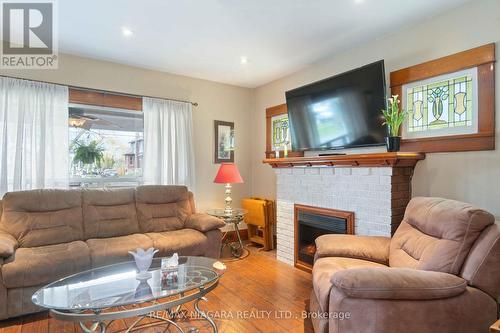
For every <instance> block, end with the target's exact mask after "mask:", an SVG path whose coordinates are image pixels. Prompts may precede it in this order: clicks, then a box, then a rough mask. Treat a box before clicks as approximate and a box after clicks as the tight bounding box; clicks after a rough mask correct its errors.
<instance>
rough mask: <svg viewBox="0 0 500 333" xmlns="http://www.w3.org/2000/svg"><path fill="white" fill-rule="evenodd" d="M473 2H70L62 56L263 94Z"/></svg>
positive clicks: (62, 26)
mask: <svg viewBox="0 0 500 333" xmlns="http://www.w3.org/2000/svg"><path fill="white" fill-rule="evenodd" d="M466 1H467V0H142V1H141V0H114V1H111V0H84V1H82V0H62V1H58V6H59V9H58V10H59V15H58V18H59V48H60V52H63V53H70V54H76V55H81V56H87V57H92V58H97V59H104V60H110V61H114V62H118V63H123V64H128V65H133V66H138V67H145V68H151V69H156V70H161V71H165V72H170V73H176V74H181V75H187V76H191V77H196V78H202V79H208V80H213V81H218V82H224V83H229V84H234V85H238V86H244V87H256V86H259V85H262V84H265V83H267V82H270V81H272V80H275V79H278V78H280V77H283V76H285V75H287V74H290V73H293V72H295V71H297V70H299V69H301V68H303V67H305V66H307V65H308V64H311V63H313V62H315V61H318V60H320V59H323V58H327V57H329V56H332V55H333V54H334V53H335V52H339V51H342V50H346V49H349V48H351V47H353V46H354V45H356V44H359V43H362V42H364V41H367V40H370V39H373V38H376V37H377V36H381V35H387V34H390V33H391V32H392V31H394V30H395V29H401V28H402V27H409V26H411V25H416V24H418V23H419V22H422V21H425V20H426V19H428V18H430V17H433V16H436V15H439V14H440V13H442V12H444V11H446V10H449V9H450V8H453V7H456V6H459V5H460V4H462V3H464V2H466ZM123 27H127V28H129V29H131V30H132V31H133V35H132V36H130V37H125V36H123V34H122V28H123ZM429 38H432V37H431V36H430V37H429ZM242 56H245V57H247V59H248V63H246V64H242V63H241V57H242Z"/></svg>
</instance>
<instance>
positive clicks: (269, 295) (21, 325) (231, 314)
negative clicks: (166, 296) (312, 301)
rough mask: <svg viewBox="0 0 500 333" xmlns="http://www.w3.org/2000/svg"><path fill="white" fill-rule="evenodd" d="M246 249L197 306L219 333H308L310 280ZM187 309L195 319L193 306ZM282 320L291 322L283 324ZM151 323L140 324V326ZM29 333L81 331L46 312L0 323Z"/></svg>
mask: <svg viewBox="0 0 500 333" xmlns="http://www.w3.org/2000/svg"><path fill="white" fill-rule="evenodd" d="M249 248H250V250H251V254H250V256H248V257H247V258H245V259H243V260H239V261H232V262H227V263H226V265H227V267H228V269H227V271H226V273H225V274H224V276H223V277H222V278H221V280H220V283H219V286H218V287H217V288H216V289H215V290H213V291H212V292H211V293H209V294H208V295H207V298H208V302H203V301H202V302H200V308H201V309H202V310H204V311H208V312H209V313H210V314H211V315H212V317H214V321H215V322H216V324H217V326H218V328H219V332H221V333H226V332H227V333H233V332H234V333H246V332H248V333H295V332H305V333H312V332H313V330H312V327H311V323H310V321H309V320H304V319H303V318H302V313H303V311H305V309H306V303H307V302H308V299H309V293H310V292H311V288H312V283H311V275H310V274H309V273H306V272H303V271H300V270H298V269H295V268H293V267H291V266H289V265H286V264H284V263H281V262H279V261H277V260H276V252H275V251H270V252H261V251H257V250H256V248H254V247H249ZM186 308H187V310H188V311H191V313H194V309H193V306H192V304H188V305H187V307H186ZM222 311H224V313H223V312H222ZM264 311H267V312H264ZM280 311H285V312H280ZM223 314H225V315H226V316H225V317H226V318H223V317H222V315H223ZM285 314H286V315H287V316H289V315H290V314H291V317H290V318H283V316H284V315H285ZM280 315H281V316H280ZM134 320H135V318H128V319H125V320H117V321H115V322H113V323H112V324H111V325H110V326H109V328H108V330H107V332H108V333H118V332H124V331H125V330H126V328H127V326H128V325H130V324H131V323H132V322H133V321H134ZM151 322H152V320H149V319H148V320H144V324H148V323H151ZM180 325H181V326H182V327H183V328H184V329H186V331H188V330H187V328H188V327H197V328H199V329H200V332H211V330H210V326H209V325H208V323H206V322H205V321H201V320H191V321H189V322H185V321H181V322H180ZM34 332H35V333H77V332H81V329H80V327H79V325H78V324H75V323H69V322H63V321H59V320H56V319H54V318H51V317H49V315H48V312H43V313H38V314H33V315H28V316H24V317H21V318H14V319H9V320H5V321H0V333H34ZM136 332H147V333H156V332H165V326H164V325H159V326H154V327H144V328H143V329H141V330H138V331H136ZM166 332H176V330H175V329H173V328H172V329H170V330H169V331H166Z"/></svg>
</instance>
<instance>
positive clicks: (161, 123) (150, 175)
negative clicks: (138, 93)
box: [143, 97, 195, 191]
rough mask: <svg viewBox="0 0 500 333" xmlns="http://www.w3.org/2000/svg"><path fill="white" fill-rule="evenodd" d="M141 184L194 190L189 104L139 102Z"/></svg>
mask: <svg viewBox="0 0 500 333" xmlns="http://www.w3.org/2000/svg"><path fill="white" fill-rule="evenodd" d="M143 112H144V170H143V178H144V183H145V184H157V185H186V186H187V187H188V188H189V189H190V190H191V191H194V190H195V188H194V186H195V176H194V166H195V164H194V147H193V117H192V106H191V103H185V102H177V101H170V100H163V99H156V98H147V97H144V98H143Z"/></svg>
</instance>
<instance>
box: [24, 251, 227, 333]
mask: <svg viewBox="0 0 500 333" xmlns="http://www.w3.org/2000/svg"><path fill="white" fill-rule="evenodd" d="M161 262H162V258H155V259H153V263H152V264H151V267H150V269H149V272H150V273H151V277H149V278H148V279H146V280H139V279H137V269H136V265H135V262H133V261H131V262H125V263H119V264H114V265H109V266H104V267H99V268H95V269H91V270H88V271H84V272H81V273H78V274H75V275H71V276H69V277H66V278H63V279H60V280H58V281H56V282H53V283H51V284H49V285H47V286H45V287H43V288H41V289H40V290H38V291H37V292H35V293H34V294H33V296H32V301H33V303H35V304H36V305H38V306H40V307H43V308H47V309H49V310H50V313H51V315H52V316H53V317H54V318H56V319H60V320H66V321H72V322H79V323H80V327H81V328H82V330H83V331H84V332H85V333H94V332H99V333H104V332H106V329H107V327H108V326H109V325H110V324H111V323H112V322H113V321H114V320H117V319H121V318H129V317H138V318H137V320H135V321H134V322H133V323H132V324H131V325H130V326H129V327H128V329H127V330H126V331H125V332H130V331H131V330H132V329H134V328H136V329H138V328H140V327H141V326H138V324H139V323H140V322H141V321H142V320H143V319H145V318H152V319H157V320H159V322H158V323H161V322H164V323H165V324H166V325H168V326H173V327H175V328H176V329H177V330H178V331H179V332H185V331H184V330H183V328H182V327H181V326H180V325H179V323H178V322H176V320H177V319H178V318H179V316H180V314H181V306H182V305H184V304H186V303H187V302H190V301H194V309H195V311H196V313H197V316H196V318H198V319H202V320H206V321H208V323H209V324H210V326H211V327H212V330H213V332H217V326H216V324H215V323H214V321H213V320H212V318H210V317H209V316H208V315H207V314H206V313H205V312H203V311H202V310H201V309H200V307H199V304H198V303H199V302H200V301H201V300H203V301H207V299H206V298H205V295H206V294H207V293H209V292H210V291H211V290H213V289H214V288H215V287H216V286H217V284H218V282H219V278H220V277H221V276H222V274H223V273H224V269H225V266H224V265H223V264H222V263H220V262H218V261H217V260H214V259H210V258H204V257H179V266H178V268H177V269H174V270H168V271H163V278H162V270H161ZM196 331H197V329H196V328H189V329H188V330H187V331H186V332H196Z"/></svg>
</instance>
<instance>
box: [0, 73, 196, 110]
mask: <svg viewBox="0 0 500 333" xmlns="http://www.w3.org/2000/svg"><path fill="white" fill-rule="evenodd" d="M0 76H2V77H7V78H11V79H17V80H26V81H33V82H42V83H48V84H56V85H64V86H67V87H68V88H72V89H77V90H87V91H96V92H102V93H111V94H115V95H121V96H129V97H137V98H139V97H148V98H157V99H166V100H168V101H174V102H183V103H191V105H192V106H194V107H197V106H198V103H197V102H191V101H185V100H181V99H174V98H165V97H156V96H148V95H137V94H129V93H124V92H118V91H109V90H102V89H94V88H86V87H80V86H72V85H69V84H61V83H56V82H51V81H42V80H32V79H25V78H20V77H15V76H9V75H0Z"/></svg>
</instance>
